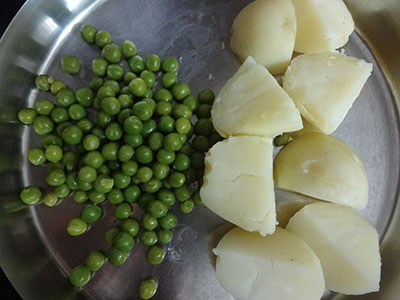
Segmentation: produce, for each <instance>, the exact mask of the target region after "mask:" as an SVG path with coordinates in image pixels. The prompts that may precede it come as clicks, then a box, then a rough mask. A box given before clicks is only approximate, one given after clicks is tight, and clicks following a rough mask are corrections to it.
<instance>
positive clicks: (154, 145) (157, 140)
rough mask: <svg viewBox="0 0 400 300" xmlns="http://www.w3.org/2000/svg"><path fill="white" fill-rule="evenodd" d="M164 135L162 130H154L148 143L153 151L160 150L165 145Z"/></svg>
mask: <svg viewBox="0 0 400 300" xmlns="http://www.w3.org/2000/svg"><path fill="white" fill-rule="evenodd" d="M163 140H164V135H163V134H162V133H160V132H153V133H152V134H150V136H149V138H148V145H149V147H150V148H151V149H152V150H153V151H158V150H160V149H161V148H162V146H163Z"/></svg>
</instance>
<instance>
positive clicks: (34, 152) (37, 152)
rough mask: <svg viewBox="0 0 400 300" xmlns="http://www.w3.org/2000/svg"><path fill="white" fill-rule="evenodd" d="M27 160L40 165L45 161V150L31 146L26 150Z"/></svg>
mask: <svg viewBox="0 0 400 300" xmlns="http://www.w3.org/2000/svg"><path fill="white" fill-rule="evenodd" d="M28 160H29V162H30V163H31V164H33V165H35V166H39V165H42V164H44V163H45V162H46V156H45V151H44V149H42V148H32V149H30V150H29V151H28Z"/></svg>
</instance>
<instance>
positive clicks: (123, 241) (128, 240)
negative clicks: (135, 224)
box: [113, 231, 135, 252]
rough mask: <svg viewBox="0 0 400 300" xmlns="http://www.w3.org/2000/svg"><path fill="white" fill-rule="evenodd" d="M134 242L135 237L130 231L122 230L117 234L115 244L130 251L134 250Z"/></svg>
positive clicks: (122, 249) (116, 246)
mask: <svg viewBox="0 0 400 300" xmlns="http://www.w3.org/2000/svg"><path fill="white" fill-rule="evenodd" d="M134 243H135V241H134V240H133V237H132V236H131V235H130V234H129V233H128V232H125V231H121V232H120V233H118V234H117V235H116V236H115V238H114V241H113V246H114V247H115V248H117V249H118V250H121V251H126V252H128V251H131V250H132V248H133V245H134Z"/></svg>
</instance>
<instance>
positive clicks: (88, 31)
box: [80, 24, 97, 44]
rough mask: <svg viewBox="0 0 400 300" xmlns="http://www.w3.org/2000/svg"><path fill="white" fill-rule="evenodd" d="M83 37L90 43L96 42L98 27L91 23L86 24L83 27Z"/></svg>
mask: <svg viewBox="0 0 400 300" xmlns="http://www.w3.org/2000/svg"><path fill="white" fill-rule="evenodd" d="M80 32H81V37H82V38H83V39H84V40H85V41H86V43H88V44H93V43H94V37H95V35H96V32H97V30H96V27H94V26H93V25H91V24H84V25H83V26H82V27H81V31H80Z"/></svg>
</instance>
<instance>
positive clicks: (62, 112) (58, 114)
mask: <svg viewBox="0 0 400 300" xmlns="http://www.w3.org/2000/svg"><path fill="white" fill-rule="evenodd" d="M50 117H51V119H52V120H53V121H54V123H56V124H59V123H62V122H65V121H68V120H69V113H68V110H67V109H66V108H64V107H55V108H54V109H53V110H52V111H51V113H50Z"/></svg>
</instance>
